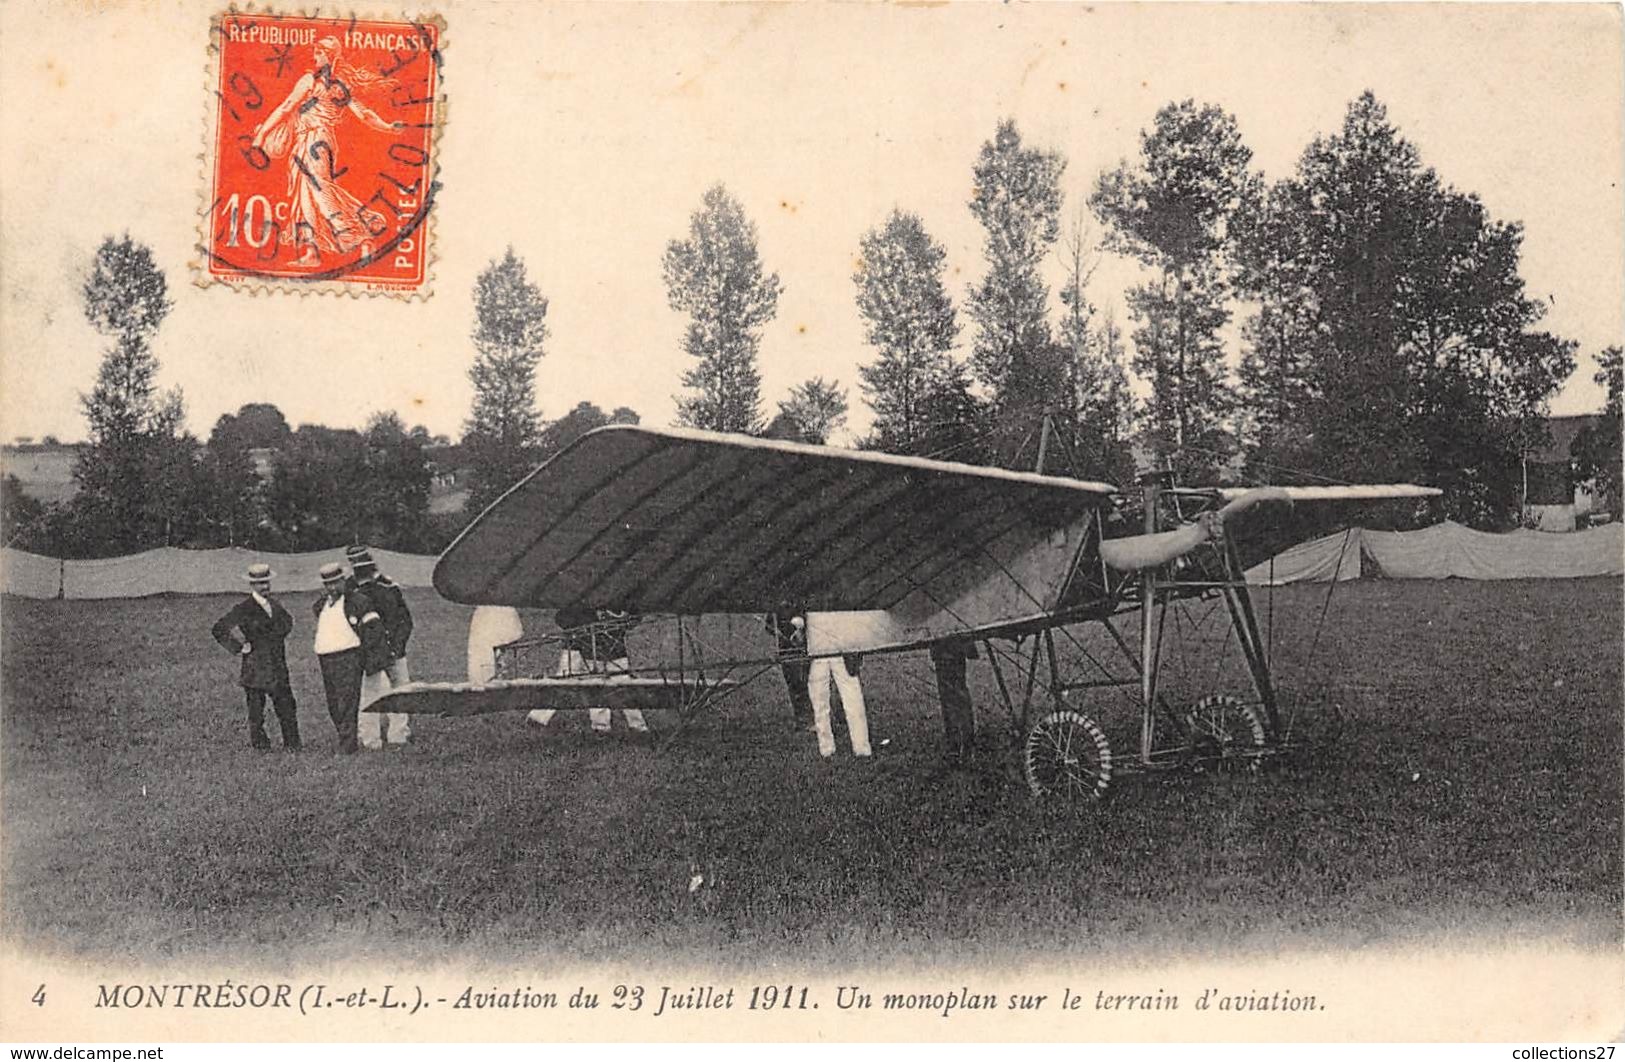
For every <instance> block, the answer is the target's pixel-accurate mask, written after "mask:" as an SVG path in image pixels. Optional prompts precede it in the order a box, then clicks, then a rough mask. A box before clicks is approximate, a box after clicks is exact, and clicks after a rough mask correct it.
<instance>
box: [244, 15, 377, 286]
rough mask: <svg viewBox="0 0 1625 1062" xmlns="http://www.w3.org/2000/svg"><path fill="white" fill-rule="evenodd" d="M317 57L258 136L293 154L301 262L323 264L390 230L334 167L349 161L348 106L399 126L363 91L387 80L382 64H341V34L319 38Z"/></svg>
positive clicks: (373, 121) (370, 121) (294, 218)
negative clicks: (343, 143)
mask: <svg viewBox="0 0 1625 1062" xmlns="http://www.w3.org/2000/svg"><path fill="white" fill-rule="evenodd" d="M313 59H314V61H315V65H316V68H315V69H314V70H312V71H310V72H309V73H307V74H304V75H302V76H301V77H300V78H299V80H298V81H297V82H295V83H294V86H293V90H292V91H291V92H289V93H288V98H287V99H285V100H283V101H282V102H281V103H279V104H277V107H276V109H275V110H273V111H272V112H271V113H270V115H269V116H268V117H267V118H266V119H265V121H264V122H262V123H260V125H259V126H258V127H257V128H256V129H255V130H254V139H253V143H252V146H253V147H255V148H259V149H260V150H262V151H264V152H265V154H266V155H268V156H270V157H271V158H281V157H283V156H284V155H287V156H288V204H289V211H288V221H289V223H290V229H291V234H292V236H293V242H294V244H295V245H296V246H299V247H302V248H303V249H304V251H303V253H302V254H301V256H300V258H299V260H298V261H297V262H295V263H294V264H295V265H320V264H321V260H322V255H324V254H349V253H350V252H352V251H354V250H355V249H357V248H361V249H362V251H363V253H364V254H366V253H370V251H369V249H368V246H367V245H368V244H370V243H371V241H372V240H374V239H376V238H377V237H379V236H381V235H383V233H384V232H385V231H386V225H385V222H384V216H383V215H382V214H380V213H379V212H378V211H376V210H371V209H368V208H367V207H366V206H365V205H364V204H363V203H362V202H361V200H359V199H357V198H356V197H355V196H354V195H351V194H350V193H349V192H347V191H345V189H344V188H343V187H341V186H340V185H339V183H338V180H337V179H336V176H335V174H336V173H337V174H342V173H343V172H344V171H345V169H346V167H345V166H344V165H343V164H342V162H341V161H340V159H339V136H338V127H339V123H340V122H341V121H342V119H343V117H344V115H345V113H346V112H348V113H350V114H352V115H354V116H355V117H356V118H357V119H359V120H360V121H362V122H364V123H366V124H367V125H368V126H370V127H372V128H373V129H376V130H378V131H379V132H382V133H391V132H394V131H395V125H394V123H393V122H388V121H385V120H384V119H383V118H380V117H379V116H378V115H377V114H376V113H375V112H373V111H372V109H371V108H369V107H367V106H366V105H365V104H363V103H362V102H361V100H360V99H359V98H357V93H359V92H362V91H363V90H364V89H367V88H370V87H373V86H375V85H379V84H381V83H383V82H384V80H385V79H383V78H381V77H380V75H379V74H378V73H377V72H376V71H373V70H365V69H362V68H359V67H354V66H351V65H350V64H348V63H341V62H340V57H339V39H338V38H337V37H323V38H322V39H321V40H319V41H317V42H316V45H315V49H314V54H313ZM335 167H337V169H336V170H335Z"/></svg>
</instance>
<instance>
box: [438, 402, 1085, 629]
mask: <svg viewBox="0 0 1625 1062" xmlns="http://www.w3.org/2000/svg"><path fill="white" fill-rule="evenodd" d="M1115 491H1116V488H1114V487H1113V486H1111V485H1110V484H1107V483H1087V482H1082V481H1078V480H1072V479H1062V478H1058V477H1053V476H1041V475H1035V474H1031V473H1022V472H1010V471H1005V470H1002V469H990V468H979V467H975V466H971V465H960V464H954V463H950V462H943V461H930V460H926V459H923V458H911V457H898V456H894V455H890V454H876V453H862V452H856V451H849V450H839V449H834V448H831V447H823V446H805V445H800V444H796V443H786V442H776V441H771V440H765V439H756V438H752V437H749V436H741V435H724V434H718V433H713V432H701V431H685V430H655V429H650V428H642V427H630V426H612V427H607V428H600V429H598V430H597V431H593V432H589V433H588V434H586V435H584V436H582V437H581V438H580V439H578V440H577V441H576V442H575V443H573V444H572V445H571V446H569V447H568V448H566V449H565V450H564V451H563V452H561V453H560V454H559V455H558V456H556V457H554V458H553V459H552V460H551V461H549V462H548V463H547V464H545V465H543V466H542V467H541V468H539V469H537V470H536V471H535V472H533V473H532V474H531V475H530V476H528V477H527V478H525V479H524V480H522V481H521V482H520V483H519V484H517V485H516V486H515V487H514V488H513V489H512V490H510V491H508V493H507V494H505V495H503V496H502V497H501V498H500V499H498V500H497V501H496V502H495V503H494V504H492V506H491V507H490V508H489V509H487V510H486V511H485V512H484V513H482V514H481V515H480V517H479V518H478V519H477V520H475V521H474V522H473V523H472V524H470V525H469V527H468V528H467V529H466V530H465V531H464V532H463V533H462V534H461V535H460V536H458V538H457V540H456V541H455V542H453V543H452V544H451V546H450V548H449V549H447V550H446V552H445V553H444V554H443V555H442V556H441V558H440V561H439V563H438V564H436V566H435V571H434V585H435V589H436V590H438V591H439V592H440V594H441V595H442V596H443V597H446V598H448V599H450V600H452V601H458V602H462V603H464V604H491V605H513V606H518V607H534V608H558V607H561V606H563V605H566V604H570V603H573V602H580V603H583V604H588V605H600V606H615V607H619V608H629V609H634V610H637V611H640V612H668V613H682V614H688V615H695V614H701V613H708V612H769V611H774V610H776V609H779V608H781V607H783V606H784V605H785V604H787V603H794V604H796V605H798V606H799V607H801V608H804V609H814V610H838V611H852V610H883V609H895V608H897V607H898V606H900V605H902V606H904V609H905V611H908V612H911V613H923V612H925V611H939V610H941V609H943V608H950V607H952V606H953V603H954V602H961V601H962V602H972V601H975V600H978V599H980V598H985V596H986V595H985V594H982V595H978V594H975V593H973V591H976V590H979V589H981V588H985V587H987V586H989V585H994V584H1005V583H1008V584H1010V585H1011V586H1013V587H1017V588H1019V590H1015V589H1012V590H1011V591H1010V592H1011V593H1018V592H1019V593H1020V594H1022V595H1026V597H1027V598H1031V600H1030V601H1028V600H1025V599H1024V600H1023V601H1022V602H1021V603H1020V604H1021V605H1023V606H1024V607H1026V608H1028V609H1032V608H1039V607H1047V605H1048V604H1051V603H1053V601H1054V600H1055V599H1057V598H1058V596H1059V594H1060V590H1061V584H1062V583H1063V582H1064V581H1065V579H1066V577H1067V575H1068V573H1069V572H1070V571H1071V565H1072V562H1073V561H1074V559H1075V558H1076V555H1077V552H1078V550H1079V549H1080V548H1081V546H1082V539H1083V536H1084V526H1085V525H1086V524H1087V521H1086V520H1085V519H1084V517H1085V516H1086V515H1087V514H1088V513H1089V512H1090V511H1092V510H1094V509H1096V508H1098V507H1100V506H1102V505H1105V504H1107V502H1108V501H1109V499H1110V498H1111V496H1112V495H1113V494H1114V493H1115ZM1007 604H1014V602H1010V603H1007ZM985 607H997V604H996V603H994V605H992V606H985Z"/></svg>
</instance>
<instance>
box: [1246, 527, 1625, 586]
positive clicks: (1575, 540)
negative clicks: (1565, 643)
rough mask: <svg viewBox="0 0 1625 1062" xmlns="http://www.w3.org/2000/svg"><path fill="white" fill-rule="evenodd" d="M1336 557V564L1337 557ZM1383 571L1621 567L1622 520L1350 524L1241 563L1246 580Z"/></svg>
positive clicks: (1510, 574) (1491, 575) (1624, 552)
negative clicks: (1597, 523) (1492, 526)
mask: <svg viewBox="0 0 1625 1062" xmlns="http://www.w3.org/2000/svg"><path fill="white" fill-rule="evenodd" d="M1339 555H1341V556H1342V557H1343V564H1342V567H1341V568H1340V569H1339V568H1338V557H1339ZM1334 570H1335V571H1336V572H1337V578H1338V579H1339V580H1343V579H1358V578H1360V577H1361V576H1362V575H1379V574H1380V575H1383V576H1386V577H1387V578H1389V579H1579V578H1583V577H1585V576H1590V575H1625V524H1618V523H1614V524H1607V525H1605V526H1603V527H1594V528H1591V529H1589V530H1586V531H1575V532H1573V533H1571V534H1553V533H1550V532H1545V531H1511V532H1508V533H1506V534H1503V535H1492V534H1489V533H1488V532H1484V531H1474V530H1472V529H1471V528H1468V527H1463V526H1462V525H1460V524H1457V523H1453V522H1451V521H1449V520H1446V521H1445V522H1444V523H1440V524H1435V525H1433V526H1432V527H1425V528H1423V529H1422V530H1420V531H1369V530H1365V529H1362V528H1350V529H1349V530H1347V531H1339V532H1337V533H1336V534H1332V535H1327V536H1326V537H1325V538H1318V539H1315V540H1314V541H1312V542H1305V543H1303V544H1302V545H1299V546H1294V547H1293V548H1291V549H1289V550H1286V551H1285V552H1283V553H1279V554H1277V555H1276V556H1275V560H1274V566H1273V568H1272V567H1271V562H1269V561H1265V562H1263V563H1262V564H1258V565H1255V566H1253V567H1252V568H1250V569H1248V571H1247V581H1248V582H1250V583H1257V584H1268V583H1273V584H1274V585H1277V586H1281V585H1285V584H1287V583H1298V582H1327V581H1329V580H1330V579H1331V578H1332V573H1333V571H1334Z"/></svg>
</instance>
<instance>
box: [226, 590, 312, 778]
mask: <svg viewBox="0 0 1625 1062" xmlns="http://www.w3.org/2000/svg"><path fill="white" fill-rule="evenodd" d="M275 576H276V573H275V572H273V571H272V570H271V566H270V565H269V564H251V565H249V567H248V574H247V575H245V576H243V578H245V579H247V580H248V596H247V597H244V598H243V599H242V600H241V601H239V602H237V603H236V604H235V605H233V606H231V611H229V612H227V613H226V614H225V615H224V616H221V617H220V618H219V619H218V620H216V621H215V624H214V627H213V628H212V629H211V631H210V633H211V634H213V635H214V640H215V641H217V642H219V643H220V644H221V645H222V646H223V647H225V648H226V649H228V650H229V651H231V652H232V653H233V654H235V655H236V656H238V657H239V658H241V660H242V671H241V677H240V680H239V681H240V682H241V684H242V687H243V695H244V696H245V698H246V699H247V701H248V741H249V744H251V745H253V746H254V747H255V748H256V749H268V748H270V747H271V739H270V738H268V737H267V736H266V734H265V697H266V694H270V697H271V704H272V706H273V707H274V708H275V709H276V721H277V724H278V725H279V726H280V727H281V728H282V747H283V748H285V749H289V750H293V751H297V750H298V748H299V709H298V706H297V705H296V704H295V703H294V699H293V687H292V685H291V684H290V683H289V681H288V657H287V652H286V649H287V647H286V645H284V644H283V643H284V642H286V640H287V637H288V634H289V633H290V632H291V631H292V630H293V617H292V616H290V615H288V610H287V609H285V608H283V607H282V604H281V602H279V601H277V599H276V598H274V597H272V596H271V580H272V579H273V578H275Z"/></svg>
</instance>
